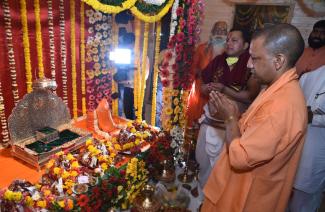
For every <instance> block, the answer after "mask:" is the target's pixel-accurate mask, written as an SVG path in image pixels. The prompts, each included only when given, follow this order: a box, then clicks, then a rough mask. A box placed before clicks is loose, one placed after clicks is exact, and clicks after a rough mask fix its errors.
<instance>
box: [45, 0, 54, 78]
mask: <svg viewBox="0 0 325 212" xmlns="http://www.w3.org/2000/svg"><path fill="white" fill-rule="evenodd" d="M47 15H48V28H49V37H50V40H49V44H50V63H51V77H52V79H53V80H55V44H54V25H53V7H52V0H47Z"/></svg>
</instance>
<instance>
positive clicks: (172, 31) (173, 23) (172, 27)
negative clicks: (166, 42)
mask: <svg viewBox="0 0 325 212" xmlns="http://www.w3.org/2000/svg"><path fill="white" fill-rule="evenodd" d="M178 5H179V0H175V1H174V4H173V7H172V12H171V13H172V15H171V21H170V32H169V37H172V36H174V34H175V28H176V26H177V13H176V10H177V8H178Z"/></svg>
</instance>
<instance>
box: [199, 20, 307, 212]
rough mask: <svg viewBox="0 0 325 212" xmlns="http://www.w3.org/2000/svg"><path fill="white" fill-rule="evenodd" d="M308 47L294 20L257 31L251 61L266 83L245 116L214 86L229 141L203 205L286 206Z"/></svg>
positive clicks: (253, 211)
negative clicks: (302, 61)
mask: <svg viewBox="0 0 325 212" xmlns="http://www.w3.org/2000/svg"><path fill="white" fill-rule="evenodd" d="M303 50H304V41H303V38H302V36H301V34H300V33H299V31H298V29H297V28H295V27H294V26H292V25H289V24H278V25H274V26H270V27H268V28H264V29H262V30H261V31H259V32H257V33H256V34H255V35H254V37H253V40H252V42H251V46H250V50H249V52H250V55H251V56H250V59H249V61H248V67H249V68H251V69H252V73H253V77H254V78H256V79H257V80H258V81H259V82H260V83H261V84H263V85H266V88H265V89H263V90H262V91H261V93H260V94H259V96H258V97H257V98H256V99H255V100H254V102H253V103H252V104H251V105H250V107H249V108H248V109H247V111H246V112H245V113H244V114H243V115H242V116H241V118H240V119H239V116H238V108H237V107H236V105H234V104H230V103H229V99H228V98H227V97H226V96H224V95H223V94H222V93H219V92H211V94H210V101H211V103H210V105H211V107H214V108H213V109H214V110H217V111H218V116H219V117H222V118H224V119H225V120H226V144H227V145H226V148H224V150H223V152H222V153H221V155H220V158H219V160H218V161H217V162H216V164H215V166H214V168H213V170H212V172H211V175H210V177H209V179H208V182H207V184H206V186H205V188H204V194H205V200H204V202H203V205H202V210H201V211H204V212H205V211H211V212H212V211H213V212H215V211H226V212H242V211H245V212H275V211H276V212H284V211H285V209H286V206H287V202H288V200H289V196H290V193H291V189H292V185H293V181H294V177H295V173H296V169H297V166H298V163H299V159H300V155H301V150H302V147H303V144H304V135H305V131H306V125H307V110H306V103H305V100H304V96H303V92H302V90H301V88H300V86H299V82H298V75H297V73H296V70H295V63H296V62H297V60H298V58H299V57H300V56H301V54H302V52H303ZM238 119H239V121H238Z"/></svg>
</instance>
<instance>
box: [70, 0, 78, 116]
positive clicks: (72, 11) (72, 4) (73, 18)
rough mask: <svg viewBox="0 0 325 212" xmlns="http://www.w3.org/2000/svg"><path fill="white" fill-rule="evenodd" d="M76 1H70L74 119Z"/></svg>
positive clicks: (75, 106)
mask: <svg viewBox="0 0 325 212" xmlns="http://www.w3.org/2000/svg"><path fill="white" fill-rule="evenodd" d="M75 9H76V8H75V1H74V0H70V25H71V26H70V28H71V32H70V39H71V65H72V67H71V80H72V112H73V118H75V119H76V118H78V99H77V67H76V11H75Z"/></svg>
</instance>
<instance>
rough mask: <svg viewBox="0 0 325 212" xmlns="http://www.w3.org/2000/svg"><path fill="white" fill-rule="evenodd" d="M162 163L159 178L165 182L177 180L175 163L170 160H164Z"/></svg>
mask: <svg viewBox="0 0 325 212" xmlns="http://www.w3.org/2000/svg"><path fill="white" fill-rule="evenodd" d="M160 165H161V170H160V172H159V174H158V176H157V179H158V180H160V181H162V182H165V183H170V182H173V181H174V180H175V167H174V166H173V164H172V163H171V162H170V161H168V160H164V161H163V162H162V163H161V164H160Z"/></svg>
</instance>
